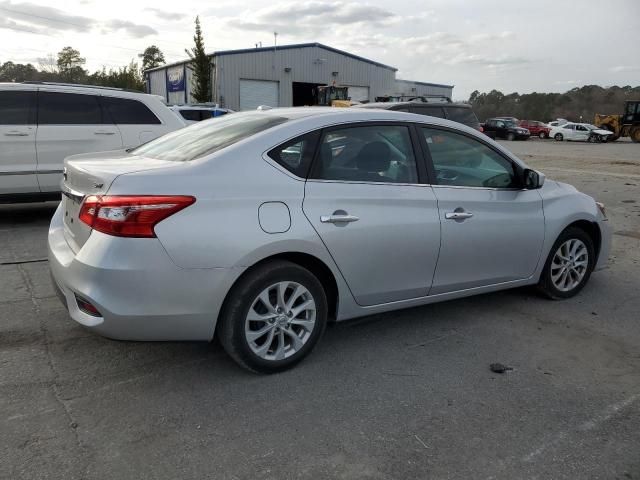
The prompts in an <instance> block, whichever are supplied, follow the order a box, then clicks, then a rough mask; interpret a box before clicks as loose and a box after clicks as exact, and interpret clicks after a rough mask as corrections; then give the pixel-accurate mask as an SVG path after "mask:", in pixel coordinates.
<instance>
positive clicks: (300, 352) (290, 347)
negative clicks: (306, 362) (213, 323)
mask: <svg viewBox="0 0 640 480" xmlns="http://www.w3.org/2000/svg"><path fill="white" fill-rule="evenodd" d="M327 309H328V307H327V297H326V294H325V292H324V288H323V287H322V284H321V283H320V282H319V281H318V279H317V278H316V277H315V276H314V275H313V274H312V273H311V272H309V271H308V270H307V269H305V268H303V267H301V266H299V265H297V264H295V263H291V262H287V261H273V262H268V263H265V264H263V265H261V266H258V267H256V268H255V269H253V270H250V271H249V272H247V273H246V274H245V277H244V278H242V279H241V280H240V281H239V282H238V284H237V285H235V286H234V287H233V289H232V291H231V292H230V293H229V298H228V299H227V300H226V301H225V305H224V307H223V311H222V313H221V319H220V324H219V326H218V336H219V338H220V343H222V346H223V348H224V349H225V351H226V352H227V353H228V354H229V355H230V356H231V358H233V359H234V360H235V361H236V362H237V363H238V364H240V365H241V366H242V367H244V368H246V369H248V370H251V371H254V372H260V373H275V372H280V371H283V370H286V369H288V368H291V367H293V366H294V365H295V364H296V363H298V362H299V361H300V360H302V359H303V358H304V357H306V356H307V355H308V354H309V353H310V352H311V350H312V349H313V347H314V346H315V345H316V343H317V342H318V340H319V339H320V337H321V336H322V333H323V332H324V329H325V326H326V323H327Z"/></svg>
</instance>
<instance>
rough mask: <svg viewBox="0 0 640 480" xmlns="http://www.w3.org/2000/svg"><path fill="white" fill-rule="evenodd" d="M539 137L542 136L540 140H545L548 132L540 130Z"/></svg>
mask: <svg viewBox="0 0 640 480" xmlns="http://www.w3.org/2000/svg"><path fill="white" fill-rule="evenodd" d="M538 137H540V140H544V139H545V138H547V134H546V133H545V132H540V133H539V134H538Z"/></svg>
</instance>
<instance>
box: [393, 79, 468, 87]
mask: <svg viewBox="0 0 640 480" xmlns="http://www.w3.org/2000/svg"><path fill="white" fill-rule="evenodd" d="M396 82H405V83H413V84H415V85H425V86H427V87H442V88H453V87H455V85H444V84H442V83H429V82H418V81H415V80H403V79H401V78H397V79H396Z"/></svg>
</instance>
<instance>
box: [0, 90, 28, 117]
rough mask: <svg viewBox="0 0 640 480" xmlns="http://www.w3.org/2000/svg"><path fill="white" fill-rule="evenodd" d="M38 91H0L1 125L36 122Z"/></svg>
mask: <svg viewBox="0 0 640 480" xmlns="http://www.w3.org/2000/svg"><path fill="white" fill-rule="evenodd" d="M35 99H36V92H17V91H16V92H12V91H4V92H0V125H31V124H33V123H35Z"/></svg>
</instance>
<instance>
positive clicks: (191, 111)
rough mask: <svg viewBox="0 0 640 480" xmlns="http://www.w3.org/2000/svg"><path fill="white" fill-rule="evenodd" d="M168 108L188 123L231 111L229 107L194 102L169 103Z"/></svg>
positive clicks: (220, 115)
mask: <svg viewBox="0 0 640 480" xmlns="http://www.w3.org/2000/svg"><path fill="white" fill-rule="evenodd" d="M169 109H170V110H173V111H174V112H175V113H177V114H178V115H180V117H181V118H182V119H183V120H184V121H185V122H186V123H187V124H188V125H192V124H194V123H197V122H200V121H202V120H209V119H210V118H216V117H222V116H223V115H226V114H227V113H233V110H231V109H229V108H221V107H219V106H217V105H207V104H194V105H171V106H170V107H169Z"/></svg>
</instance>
